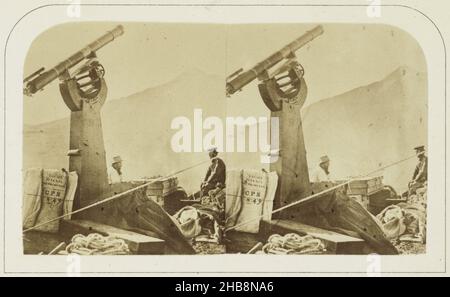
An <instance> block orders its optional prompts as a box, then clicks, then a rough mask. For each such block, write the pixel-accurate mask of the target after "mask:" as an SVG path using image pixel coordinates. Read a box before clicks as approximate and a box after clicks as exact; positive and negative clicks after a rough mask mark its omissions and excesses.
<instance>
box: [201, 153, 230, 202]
mask: <svg viewBox="0 0 450 297" xmlns="http://www.w3.org/2000/svg"><path fill="white" fill-rule="evenodd" d="M208 152H209V153H208V155H209V158H210V159H211V165H209V168H208V171H207V172H206V176H205V179H204V180H203V182H202V184H201V186H200V190H201V193H200V197H202V196H204V195H207V194H208V192H209V191H210V190H213V189H215V188H217V187H220V188H224V187H225V178H226V166H225V163H224V162H223V160H222V159H220V158H219V157H217V155H218V154H219V153H218V152H217V149H216V148H211V149H209V150H208Z"/></svg>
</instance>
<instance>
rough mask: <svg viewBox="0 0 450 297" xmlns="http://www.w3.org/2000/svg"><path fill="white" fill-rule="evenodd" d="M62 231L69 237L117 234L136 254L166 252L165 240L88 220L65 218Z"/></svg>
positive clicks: (61, 227)
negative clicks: (91, 234)
mask: <svg viewBox="0 0 450 297" xmlns="http://www.w3.org/2000/svg"><path fill="white" fill-rule="evenodd" d="M60 232H61V233H62V234H64V235H65V236H66V238H68V239H70V238H71V237H72V236H73V235H75V234H77V233H79V234H83V235H87V234H90V233H99V234H101V235H104V236H108V235H109V236H115V237H117V238H120V239H123V240H124V241H125V242H126V243H127V244H128V247H129V248H130V251H132V252H133V253H134V254H140V255H154V254H164V251H165V242H164V240H162V239H159V238H155V237H150V236H147V235H142V234H139V233H136V232H132V231H128V230H124V229H119V228H116V227H113V226H109V225H105V224H100V223H97V222H93V221H88V220H67V221H66V220H63V221H62V222H61V226H60Z"/></svg>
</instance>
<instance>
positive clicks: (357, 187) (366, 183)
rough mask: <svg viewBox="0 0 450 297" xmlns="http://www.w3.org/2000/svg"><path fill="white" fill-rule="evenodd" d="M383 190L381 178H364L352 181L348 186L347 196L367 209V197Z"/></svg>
mask: <svg viewBox="0 0 450 297" xmlns="http://www.w3.org/2000/svg"><path fill="white" fill-rule="evenodd" d="M382 188H383V177H382V176H376V177H366V178H358V179H355V180H352V181H351V182H350V183H349V185H348V190H347V194H348V195H349V196H350V197H352V198H353V199H355V200H356V201H358V202H359V203H361V205H362V206H364V208H366V209H368V208H369V195H372V194H374V193H375V192H377V191H379V190H381V189H382Z"/></svg>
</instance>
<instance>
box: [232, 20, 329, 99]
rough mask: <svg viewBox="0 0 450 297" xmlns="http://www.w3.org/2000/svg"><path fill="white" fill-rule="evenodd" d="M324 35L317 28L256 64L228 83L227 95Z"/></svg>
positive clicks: (321, 30)
mask: <svg viewBox="0 0 450 297" xmlns="http://www.w3.org/2000/svg"><path fill="white" fill-rule="evenodd" d="M322 33H323V28H322V26H317V27H315V28H313V29H312V30H310V31H308V32H306V33H305V34H303V35H302V36H300V37H299V38H297V39H295V40H294V41H292V42H291V43H289V44H288V45H286V46H284V47H283V48H282V49H281V50H279V51H277V52H276V53H274V54H272V55H271V56H270V57H268V58H266V59H265V60H263V61H262V62H259V63H258V64H256V65H255V66H254V67H253V68H252V69H250V70H247V71H245V72H244V73H242V74H240V75H238V76H236V77H235V78H234V79H232V80H230V81H229V82H227V85H226V90H227V94H229V95H231V94H234V93H235V92H237V91H239V90H240V89H242V88H243V87H244V86H246V85H247V84H249V83H250V82H251V81H253V80H254V79H255V78H257V77H258V76H259V75H261V74H262V73H263V71H264V70H268V69H270V68H271V67H273V66H275V65H276V64H277V63H278V62H280V61H281V60H283V59H286V58H287V57H288V56H289V55H290V54H291V53H294V52H296V51H297V50H298V49H299V48H301V47H303V46H304V45H305V44H307V43H308V42H310V41H312V40H313V39H314V38H316V37H317V36H319V35H321V34H322Z"/></svg>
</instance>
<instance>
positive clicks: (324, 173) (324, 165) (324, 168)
mask: <svg viewBox="0 0 450 297" xmlns="http://www.w3.org/2000/svg"><path fill="white" fill-rule="evenodd" d="M329 168H330V158H328V156H326V155H325V156H322V157H320V163H319V167H317V168H316V169H315V170H314V171H313V174H312V178H311V182H313V183H318V182H329V181H332V179H331V173H330V170H329Z"/></svg>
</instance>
